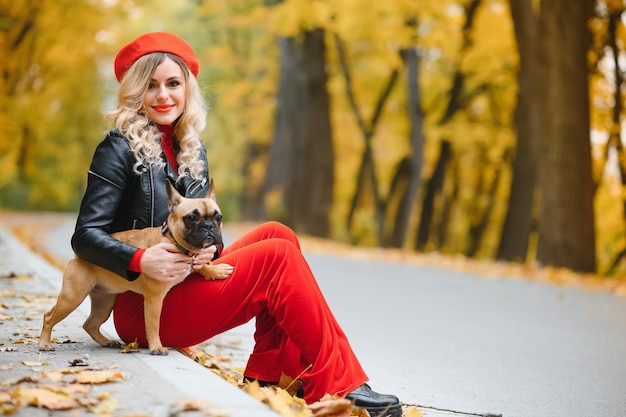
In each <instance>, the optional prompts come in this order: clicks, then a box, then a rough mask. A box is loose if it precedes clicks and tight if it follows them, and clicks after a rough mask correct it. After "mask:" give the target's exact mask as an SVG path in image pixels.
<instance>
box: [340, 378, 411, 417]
mask: <svg viewBox="0 0 626 417" xmlns="http://www.w3.org/2000/svg"><path fill="white" fill-rule="evenodd" d="M346 398H347V399H349V400H350V401H352V403H354V405H355V406H357V407H360V408H365V409H366V410H367V412H368V413H370V416H372V417H386V416H389V417H400V416H402V407H401V406H400V400H399V399H398V397H396V396H395V395H386V394H379V393H377V392H376V391H372V389H371V388H370V386H369V385H367V384H363V385H361V386H360V387H358V388H357V389H355V390H354V391H352V392H351V393H350V394H348V395H346Z"/></svg>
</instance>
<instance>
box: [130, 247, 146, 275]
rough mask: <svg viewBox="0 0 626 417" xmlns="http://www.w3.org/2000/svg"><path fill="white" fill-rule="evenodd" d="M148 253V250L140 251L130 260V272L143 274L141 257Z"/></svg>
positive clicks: (142, 249)
mask: <svg viewBox="0 0 626 417" xmlns="http://www.w3.org/2000/svg"><path fill="white" fill-rule="evenodd" d="M145 251H146V248H141V249H138V250H137V252H135V254H134V255H133V257H132V258H130V263H129V264H128V270H129V271H133V272H141V257H142V256H143V253H144V252H145Z"/></svg>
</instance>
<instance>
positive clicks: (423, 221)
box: [415, 140, 452, 251]
mask: <svg viewBox="0 0 626 417" xmlns="http://www.w3.org/2000/svg"><path fill="white" fill-rule="evenodd" d="M451 156H452V146H451V144H450V142H449V141H447V140H442V141H441V145H440V151H439V159H438V160H437V165H436V166H435V170H434V172H433V175H432V176H431V177H430V179H429V180H428V182H427V183H426V185H425V189H424V199H423V203H422V212H421V215H420V222H419V227H418V230H417V235H416V239H415V249H417V250H419V251H422V250H424V248H425V247H426V244H427V243H428V240H429V237H430V228H431V225H432V221H433V217H434V215H435V209H434V208H435V197H437V195H438V194H440V193H441V190H442V189H443V181H444V178H445V171H446V166H447V164H448V161H449V160H450V158H451Z"/></svg>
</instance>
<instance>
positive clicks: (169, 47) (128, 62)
mask: <svg viewBox="0 0 626 417" xmlns="http://www.w3.org/2000/svg"><path fill="white" fill-rule="evenodd" d="M152 52H167V53H170V54H173V55H176V56H178V57H180V58H181V59H182V60H183V61H185V63H186V64H187V67H189V71H191V73H192V74H193V75H194V77H197V76H198V71H199V70H200V64H199V63H198V58H196V54H195V52H194V51H193V48H192V47H191V46H190V45H189V44H188V43H187V42H185V40H184V39H182V38H180V37H178V36H176V35H174V34H173V33H168V32H152V33H146V34H144V35H141V36H140V37H138V38H137V39H135V40H134V41H132V42H131V43H129V44H128V45H126V46H124V47H123V48H122V49H120V51H119V52H118V53H117V55H116V56H115V77H116V78H117V81H118V82H120V81H122V77H124V74H126V71H128V69H129V68H130V67H131V66H132V65H133V64H134V63H135V61H136V60H137V59H139V58H141V57H142V56H144V55H147V54H150V53H152Z"/></svg>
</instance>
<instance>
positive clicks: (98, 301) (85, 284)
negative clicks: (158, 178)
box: [39, 179, 234, 355]
mask: <svg viewBox="0 0 626 417" xmlns="http://www.w3.org/2000/svg"><path fill="white" fill-rule="evenodd" d="M167 196H168V208H169V214H168V217H167V221H166V223H165V224H164V225H163V227H150V228H145V229H137V230H127V231H123V232H118V233H113V234H112V236H113V237H115V238H116V239H119V240H120V241H122V242H125V243H128V244H130V245H133V246H136V247H138V248H147V247H150V246H154V245H156V244H158V243H160V242H168V241H171V242H172V243H174V244H175V245H176V246H177V247H178V248H179V249H180V250H181V251H182V252H183V253H187V254H188V255H190V256H193V254H197V253H198V252H199V251H200V250H201V249H203V248H206V247H208V246H211V245H214V244H215V245H219V244H221V243H222V234H221V229H222V214H221V212H220V208H219V207H218V205H217V202H216V201H215V189H214V184H213V179H211V181H210V184H209V190H208V192H207V194H206V196H205V198H185V197H183V196H181V195H180V194H179V193H178V191H176V189H175V188H174V187H173V186H172V185H171V184H170V183H169V181H168V182H167ZM233 270H234V267H233V266H231V265H228V264H224V263H221V264H213V263H210V264H207V265H204V266H203V267H202V268H200V269H199V270H197V272H199V273H200V274H202V275H203V276H204V277H205V278H206V279H210V280H214V279H225V278H228V277H229V276H230V274H231V273H232V272H233ZM189 272H191V265H190V266H189V269H188V270H187V273H184V274H182V275H181V276H179V277H178V278H177V279H176V280H174V281H172V282H161V281H158V280H156V279H153V278H151V277H149V276H147V275H146V274H143V273H142V274H141V275H139V277H138V278H137V279H135V280H134V281H128V280H127V279H125V278H123V277H121V276H119V275H117V274H115V273H113V272H111V271H109V270H107V269H104V268H101V267H99V266H96V265H94V264H92V263H90V262H87V261H86V260H84V259H81V258H79V257H78V256H74V257H73V258H72V259H71V260H70V261H69V263H68V265H67V267H66V268H65V272H64V274H63V283H62V287H61V291H60V293H59V295H58V297H57V301H56V304H55V305H54V306H53V307H52V308H51V309H50V310H49V311H48V312H46V313H45V314H44V316H43V327H42V329H41V335H40V336H39V350H41V351H50V350H54V346H53V345H52V341H51V335H52V328H53V327H54V326H55V325H56V324H57V323H59V322H60V321H61V320H63V319H64V318H65V317H67V315H68V314H70V313H71V312H72V311H74V310H75V309H76V308H77V307H78V306H79V305H80V304H81V303H82V302H83V300H84V299H85V298H86V297H87V295H89V296H90V298H91V314H90V315H89V317H88V318H87V320H85V323H84V324H83V329H85V331H86V332H87V333H88V334H89V335H90V336H91V337H92V338H93V339H94V340H95V341H96V342H98V343H99V344H100V345H102V346H105V347H119V346H120V343H119V342H115V341H112V340H109V339H107V338H106V337H105V336H104V335H103V334H102V333H101V332H100V326H101V325H102V324H103V323H104V322H105V321H106V320H107V319H108V318H109V316H110V315H111V311H112V310H113V307H114V305H115V300H116V298H117V294H119V293H122V292H125V291H133V292H135V293H138V294H142V295H143V296H144V315H145V326H146V337H147V339H148V347H149V349H150V353H151V354H153V355H167V353H168V350H167V348H165V347H163V345H162V343H161V338H160V337H159V322H160V318H161V309H162V305H163V299H164V298H165V295H166V294H167V293H168V291H169V290H170V289H171V288H172V287H173V286H174V285H176V284H178V283H180V282H182V281H183V280H184V279H185V278H186V277H187V275H188V274H189Z"/></svg>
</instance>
